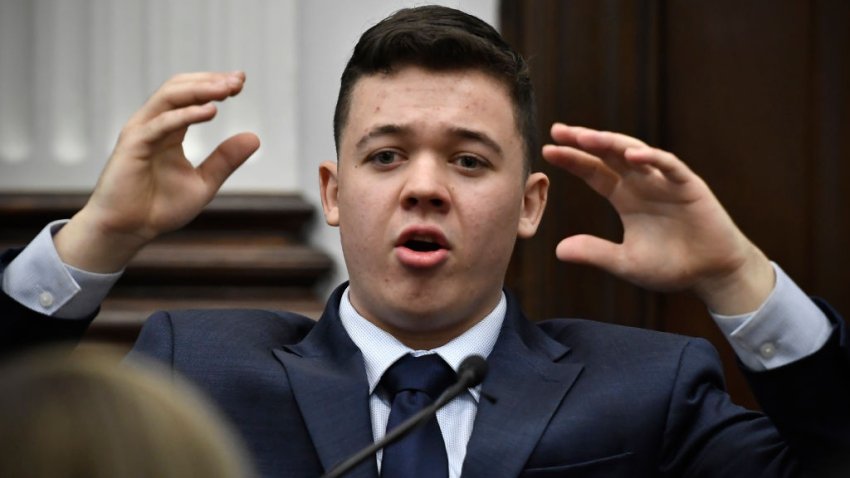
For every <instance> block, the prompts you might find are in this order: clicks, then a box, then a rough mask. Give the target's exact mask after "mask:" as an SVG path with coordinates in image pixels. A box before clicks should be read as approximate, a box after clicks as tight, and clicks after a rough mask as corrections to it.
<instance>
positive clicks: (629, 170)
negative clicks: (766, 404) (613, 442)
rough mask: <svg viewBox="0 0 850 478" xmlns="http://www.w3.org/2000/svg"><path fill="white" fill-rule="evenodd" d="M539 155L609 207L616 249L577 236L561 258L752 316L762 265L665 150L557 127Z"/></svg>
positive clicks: (707, 193)
mask: <svg viewBox="0 0 850 478" xmlns="http://www.w3.org/2000/svg"><path fill="white" fill-rule="evenodd" d="M551 133H552V138H553V140H554V142H555V143H556V144H554V145H546V146H544V148H543V157H544V158H545V159H546V160H547V161H549V162H550V163H552V164H554V165H556V166H559V167H561V168H563V169H565V170H567V171H569V172H570V173H572V174H574V175H576V176H578V177H579V178H581V179H582V180H584V181H585V183H587V184H588V185H589V186H590V187H591V188H593V190H594V191H596V192H597V193H599V194H600V195H602V196H603V197H605V198H606V199H607V200H608V201H610V203H611V204H612V205H613V206H614V208H615V209H616V211H617V213H618V214H619V215H620V219H621V220H622V223H623V229H624V234H623V241H622V243H619V244H617V243H613V242H610V241H607V240H604V239H601V238H598V237H595V236H590V235H584V234H581V235H575V236H571V237H567V238H565V239H564V240H563V241H561V242H560V244H558V247H557V249H556V255H557V256H558V258H559V259H560V260H563V261H569V262H576V263H582V264H589V265H593V266H596V267H599V268H602V269H604V270H606V271H608V272H610V273H612V274H614V275H616V276H618V277H621V278H623V279H625V280H628V281H630V282H632V283H635V284H637V285H639V286H642V287H646V288H649V289H652V290H658V291H673V290H683V289H689V290H692V291H693V292H695V293H696V294H697V296H698V297H700V298H701V299H702V300H703V301H704V302H705V303H706V304H707V305H708V306H709V307H710V308H711V309H712V310H714V311H716V312H718V313H721V314H738V313H747V312H752V311H753V310H755V309H756V308H757V307H758V306H759V304H761V303H762V302H763V301H764V300H765V299H766V298H767V295H768V294H769V293H770V291H771V290H772V288H773V284H774V280H775V279H774V272H773V268H772V267H771V265H770V262H769V261H768V260H767V258H766V257H765V256H764V254H762V252H761V251H760V250H759V249H758V248H757V247H756V246H755V245H753V244H752V243H751V242H750V241H749V240H748V239H747V238H746V237H745V236H744V235H743V233H741V231H740V230H739V229H738V227H737V226H736V225H735V224H734V222H733V221H732V219H731V218H730V217H729V215H728V214H727V213H726V211H725V210H724V209H723V207H722V206H721V205H720V203H719V201H718V200H717V198H715V196H714V194H712V192H711V190H710V189H709V188H708V186H707V185H706V184H705V182H704V181H703V180H702V179H701V178H700V177H699V176H697V175H696V174H694V173H693V172H692V171H691V170H690V169H689V168H688V167H687V166H686V165H685V164H684V163H682V162H681V161H680V160H679V159H678V158H676V157H675V156H674V155H672V154H671V153H668V152H666V151H662V150H659V149H656V148H651V147H649V146H647V145H646V144H644V143H643V142H641V141H640V140H637V139H635V138H632V137H629V136H625V135H622V134H617V133H611V132H602V131H595V130H591V129H588V128H581V127H571V126H567V125H563V124H555V125H553V126H552V131H551Z"/></svg>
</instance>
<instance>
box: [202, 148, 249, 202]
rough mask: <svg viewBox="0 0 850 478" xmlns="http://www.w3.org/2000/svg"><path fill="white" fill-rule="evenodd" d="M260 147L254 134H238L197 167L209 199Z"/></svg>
mask: <svg viewBox="0 0 850 478" xmlns="http://www.w3.org/2000/svg"><path fill="white" fill-rule="evenodd" d="M259 147H260V138H258V137H257V135H255V134H254V133H239V134H237V135H235V136H231V137H230V138H228V139H226V140H224V141H223V142H222V143H221V144H219V145H218V147H217V148H216V149H215V151H213V152H212V153H211V154H210V155H209V156H207V159H205V160H204V161H203V162H202V163H201V164H200V165H199V166H198V168H197V169H198V173H199V174H200V176H201V178H202V179H203V181H204V184H206V186H207V192H208V193H209V194H210V197H212V195H214V194H215V193H216V192H217V191H218V189H219V188H220V187H221V185H222V184H224V181H225V180H226V179H227V178H228V177H230V175H231V174H232V173H233V171H236V169H237V168H238V167H239V166H241V165H242V163H244V162H245V161H246V160H247V159H248V158H249V157H250V156H251V155H252V154H254V152H255V151H257V149H258V148H259Z"/></svg>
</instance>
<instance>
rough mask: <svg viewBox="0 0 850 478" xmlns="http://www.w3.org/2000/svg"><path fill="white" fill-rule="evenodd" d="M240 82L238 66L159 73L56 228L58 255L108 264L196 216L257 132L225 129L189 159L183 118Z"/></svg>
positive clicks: (198, 113) (79, 263)
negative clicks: (166, 76) (162, 76)
mask: <svg viewBox="0 0 850 478" xmlns="http://www.w3.org/2000/svg"><path fill="white" fill-rule="evenodd" d="M244 82H245V75H244V73H241V72H231V73H212V72H210V73H189V74H182V75H177V76H175V77H173V78H171V79H170V80H168V81H166V82H165V83H164V84H163V85H162V86H161V87H160V88H159V89H158V90H157V91H156V92H155V93H154V94H153V95H152V96H151V97H150V98H149V99H148V101H147V102H146V103H145V104H144V106H142V108H141V109H139V111H137V112H136V113H135V114H134V115H133V116H132V118H130V120H129V121H128V122H127V124H126V125H125V126H124V128H123V129H122V131H121V135H120V136H119V138H118V142H117V144H116V145H115V149H114V151H113V153H112V156H111V157H110V159H109V162H108V163H107V165H106V167H105V168H104V170H103V172H102V174H101V177H100V179H99V180H98V183H97V186H96V187H95V190H94V192H93V193H92V195H91V197H90V199H89V201H88V202H87V204H86V205H85V207H84V208H83V209H82V210H81V211H80V212H79V213H77V214H76V215H75V216H74V217H73V218H72V219H71V221H70V222H69V223H68V224H67V225H66V226H65V227H64V228H62V229H61V230H60V231H59V233H58V234H57V235H56V237H55V243H56V248H57V251H58V252H59V255H60V257H61V258H62V260H63V261H64V262H65V263H67V264H70V265H72V266H76V267H79V268H81V269H85V270H89V271H92V272H114V271H116V270H120V269H121V268H122V267H123V266H124V265H125V264H126V263H127V262H128V261H129V260H130V259H131V258H132V256H133V255H135V253H136V252H138V250H139V249H141V248H142V247H143V246H144V245H145V244H147V243H148V242H150V241H151V240H153V239H154V238H155V237H157V236H158V235H160V234H162V233H164V232H168V231H172V230H175V229H178V228H180V227H182V226H184V225H185V224H187V223H188V222H189V221H191V220H192V219H193V218H194V217H195V216H197V215H198V214H199V213H200V212H201V210H202V209H203V207H204V206H205V205H206V204H208V203H209V201H210V200H212V198H213V196H214V195H215V193H216V192H217V191H218V189H219V188H220V187H221V185H222V183H224V181H225V179H227V177H228V176H230V174H231V173H232V172H233V171H235V170H236V168H238V167H239V166H240V165H241V164H242V163H244V162H245V160H246V159H248V157H249V156H250V155H251V154H253V153H254V151H256V150H257V148H258V147H259V139H258V138H257V136H256V135H254V134H253V133H241V134H237V135H235V136H232V137H230V138H228V139H226V140H224V141H223V142H222V143H221V144H219V145H218V147H217V148H216V149H215V150H214V151H213V152H212V153H211V154H210V155H209V156H208V157H207V158H206V159H205V160H204V161H203V162H202V163H201V164H200V165H199V166H198V167H195V166H193V165H192V164H191V163H190V162H189V161H188V160H187V159H186V156H185V154H184V153H183V146H182V142H183V138H184V137H185V135H186V131H187V130H188V128H189V126H191V125H193V124H196V123H202V122H205V121H209V120H211V119H212V118H213V117H214V116H215V115H216V112H217V109H216V106H215V104H214V103H213V102H215V101H224V100H225V99H227V98H229V97H231V96H235V95H237V94H239V92H240V91H242V87H243V85H244Z"/></svg>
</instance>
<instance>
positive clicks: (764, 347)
mask: <svg viewBox="0 0 850 478" xmlns="http://www.w3.org/2000/svg"><path fill="white" fill-rule="evenodd" d="M759 354H760V355H761V356H762V358H766V359H770V358H773V356H774V355H776V346H775V345H773V342H765V343H763V344H761V347H759Z"/></svg>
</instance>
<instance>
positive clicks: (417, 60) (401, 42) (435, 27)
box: [334, 5, 540, 174]
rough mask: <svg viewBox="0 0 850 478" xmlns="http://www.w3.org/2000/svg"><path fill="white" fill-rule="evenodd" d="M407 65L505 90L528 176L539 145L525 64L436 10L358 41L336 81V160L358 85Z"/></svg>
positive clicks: (406, 13)
mask: <svg viewBox="0 0 850 478" xmlns="http://www.w3.org/2000/svg"><path fill="white" fill-rule="evenodd" d="M410 65H416V66H421V67H423V68H426V69H429V70H436V71H447V70H459V69H476V70H481V71H484V72H486V73H488V74H490V75H493V77H494V78H496V79H498V80H499V81H501V82H502V83H503V84H504V85H505V86H507V87H508V91H509V94H510V96H511V100H512V102H513V104H514V118H515V120H516V124H517V128H518V130H519V132H520V135H521V136H522V138H523V140H524V146H525V151H524V156H525V157H524V160H523V165H524V168H523V169H524V170H525V173H526V174H528V172H529V170H530V164H531V159H532V158H533V157H534V156H535V155H536V154H537V153H538V151H539V142H540V140H539V137H538V129H537V108H536V106H535V102H534V90H533V88H532V86H531V78H530V76H529V72H528V64H527V63H526V62H525V60H524V59H523V58H522V56H521V55H520V54H519V53H517V52H516V51H514V49H513V48H511V46H510V45H508V43H507V42H506V41H505V40H504V39H503V38H502V36H501V35H499V32H497V31H496V30H495V29H494V28H493V27H491V26H490V25H488V24H487V23H486V22H484V21H482V20H481V19H479V18H476V17H474V16H472V15H469V14H468V13H464V12H462V11H459V10H455V9H453V8H448V7H442V6H436V5H430V6H422V7H415V8H406V9H403V10H399V11H397V12H395V13H393V14H392V15H390V16H389V17H387V18H385V19H384V20H382V21H381V22H379V23H378V24H376V25H375V26H373V27H372V28H370V29H368V30H366V32H365V33H363V35H362V36H361V37H360V40H359V41H358V42H357V45H356V46H355V47H354V53H352V55H351V59H349V60H348V64H347V65H345V70H343V72H342V78H341V80H340V87H339V96H338V97H337V102H336V111H335V112H334V142H335V144H336V149H337V155H339V148H340V137H341V136H342V130H343V128H344V127H345V126H346V121H347V119H348V113H349V109H350V106H351V92H352V90H353V89H354V85H355V84H356V83H357V80H359V79H360V78H361V77H363V76H367V75H373V74H376V73H383V74H388V73H392V72H393V69H397V68H398V67H404V66H410Z"/></svg>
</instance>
